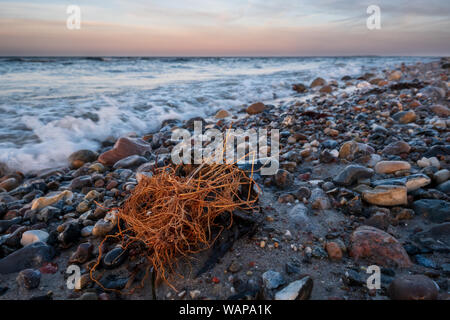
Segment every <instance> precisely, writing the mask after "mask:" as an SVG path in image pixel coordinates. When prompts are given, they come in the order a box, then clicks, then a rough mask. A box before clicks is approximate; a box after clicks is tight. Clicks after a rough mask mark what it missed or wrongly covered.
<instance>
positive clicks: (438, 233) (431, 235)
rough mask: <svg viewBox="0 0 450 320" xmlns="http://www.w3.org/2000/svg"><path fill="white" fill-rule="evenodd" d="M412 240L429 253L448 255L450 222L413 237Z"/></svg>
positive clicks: (449, 248) (449, 251) (449, 249)
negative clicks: (435, 252)
mask: <svg viewBox="0 0 450 320" xmlns="http://www.w3.org/2000/svg"><path fill="white" fill-rule="evenodd" d="M412 238H413V240H414V241H415V242H417V243H419V244H420V245H421V246H423V247H425V248H426V249H428V250H430V251H437V252H443V253H450V222H444V223H441V224H438V225H436V226H434V227H431V228H430V229H429V230H427V231H422V232H418V233H416V234H415V235H413V237H412Z"/></svg>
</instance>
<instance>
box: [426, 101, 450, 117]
mask: <svg viewBox="0 0 450 320" xmlns="http://www.w3.org/2000/svg"><path fill="white" fill-rule="evenodd" d="M430 110H431V111H432V112H433V113H435V114H437V115H438V116H440V117H449V116H450V109H449V108H447V107H446V106H443V105H439V104H435V105H432V106H431V107H430Z"/></svg>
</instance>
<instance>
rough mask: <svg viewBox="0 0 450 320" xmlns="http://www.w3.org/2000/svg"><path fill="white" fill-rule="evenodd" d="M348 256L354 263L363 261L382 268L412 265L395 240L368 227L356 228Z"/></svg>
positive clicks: (380, 231) (382, 232)
mask: <svg viewBox="0 0 450 320" xmlns="http://www.w3.org/2000/svg"><path fill="white" fill-rule="evenodd" d="M349 254H350V256H351V257H353V258H354V259H355V260H356V261H358V260H361V259H364V260H368V261H369V262H370V263H374V264H378V265H381V266H384V267H390V266H394V267H410V266H411V265H412V263H411V260H410V259H409V256H408V254H407V253H406V251H405V249H404V248H403V246H402V245H401V244H400V242H398V240H397V239H395V238H394V237H393V236H391V235H390V234H388V233H386V232H384V231H382V230H380V229H377V228H374V227H369V226H361V227H358V228H357V229H356V230H355V231H354V232H353V233H352V235H351V237H350V250H349Z"/></svg>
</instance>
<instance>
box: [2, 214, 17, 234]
mask: <svg viewBox="0 0 450 320" xmlns="http://www.w3.org/2000/svg"><path fill="white" fill-rule="evenodd" d="M21 221H22V217H16V218H13V219H10V220H0V233H3V232H5V231H7V230H8V229H9V227H11V226H12V225H15V224H18V223H20V222H21Z"/></svg>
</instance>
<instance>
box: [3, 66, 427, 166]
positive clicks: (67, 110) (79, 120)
mask: <svg viewBox="0 0 450 320" xmlns="http://www.w3.org/2000/svg"><path fill="white" fill-rule="evenodd" d="M431 60H433V59H432V58H418V57H417V58H416V57H414V58H412V57H396V58H379V57H357V58H355V57H352V58H96V59H89V58H0V162H3V163H6V164H7V165H8V166H10V167H12V168H16V169H18V170H22V171H29V170H34V169H42V168H48V167H53V166H59V165H63V164H65V163H66V159H67V156H68V155H70V153H72V152H74V151H76V150H79V149H85V148H86V149H92V150H96V149H98V147H99V146H100V143H101V141H103V140H105V139H106V138H108V137H111V136H113V137H119V136H120V135H123V134H127V133H129V132H136V133H138V134H144V133H148V132H152V131H155V130H157V129H158V128H159V125H160V124H161V122H162V121H163V120H166V119H188V118H191V117H193V116H202V117H206V116H210V115H212V114H214V113H215V112H216V111H217V110H219V109H222V108H223V109H233V108H235V109H239V108H240V107H242V105H244V104H249V103H252V102H256V101H263V102H266V103H270V102H273V101H274V99H278V100H279V99H282V98H286V97H290V96H292V95H293V94H294V92H293V91H292V89H291V87H292V84H293V83H298V82H304V83H306V84H309V82H310V81H311V80H312V79H313V78H315V77H317V76H321V77H324V78H325V79H328V80H331V79H336V80H338V79H340V78H341V77H342V76H344V75H350V76H357V75H361V74H363V73H365V72H372V71H373V70H374V68H377V69H378V70H380V69H383V68H393V67H395V66H398V65H400V64H401V63H402V62H405V63H406V64H410V63H415V62H418V61H421V62H428V61H431Z"/></svg>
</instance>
